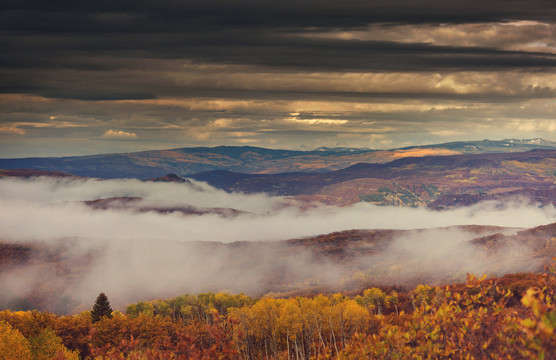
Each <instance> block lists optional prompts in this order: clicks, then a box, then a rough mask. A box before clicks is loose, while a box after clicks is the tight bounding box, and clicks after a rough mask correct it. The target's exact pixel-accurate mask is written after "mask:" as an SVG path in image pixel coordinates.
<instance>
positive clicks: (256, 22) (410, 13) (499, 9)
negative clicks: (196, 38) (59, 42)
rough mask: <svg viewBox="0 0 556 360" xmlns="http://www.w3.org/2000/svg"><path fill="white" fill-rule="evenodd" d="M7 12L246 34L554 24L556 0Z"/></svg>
mask: <svg viewBox="0 0 556 360" xmlns="http://www.w3.org/2000/svg"><path fill="white" fill-rule="evenodd" d="M1 9H2V10H4V11H5V12H6V16H4V19H3V20H4V21H3V22H2V23H3V24H4V25H3V27H4V28H10V29H20V30H29V27H30V26H31V28H32V29H34V30H46V31H62V32H63V31H68V30H69V31H71V32H76V31H78V32H95V31H102V32H104V31H110V32H117V31H123V32H128V31H135V32H143V31H147V32H157V31H161V32H179V31H184V30H186V31H189V30H199V29H200V28H201V29H204V30H206V29H209V30H211V29H217V28H229V27H238V26H239V27H266V26H270V27H276V26H278V27H284V26H288V27H296V26H298V27H354V26H364V25H366V24H368V23H374V22H402V23H431V22H436V23H447V22H448V23H462V22H488V21H505V20H508V19H528V20H531V19H532V20H541V21H550V20H552V19H554V14H555V13H556V10H555V8H554V4H553V2H552V1H550V0H544V1H543V0H532V1H527V2H523V1H507V0H490V1H481V2H470V1H466V0H453V1H444V0H424V1H413V0H395V1H387V2H385V1H365V0H356V1H354V0H351V1H342V2H338V1H335V0H304V1H294V0H283V1H257V0H240V1H227V0H216V1H207V0H199V1H177V0H158V1H157V0H147V1H133V0H128V1H113V0H107V1H94V2H93V1H42V0H36V1H22V0H9V1H4V2H3V4H2V7H1ZM8 15H9V16H8ZM23 23H26V24H25V25H24V24H23ZM130 28H131V29H130Z"/></svg>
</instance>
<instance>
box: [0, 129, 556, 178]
mask: <svg viewBox="0 0 556 360" xmlns="http://www.w3.org/2000/svg"><path fill="white" fill-rule="evenodd" d="M533 149H556V143H554V142H550V141H546V140H543V139H529V140H521V139H506V140H499V141H494V140H483V141H468V142H451V143H444V144H438V145H425V146H417V147H408V148H403V149H393V150H371V149H354V148H320V149H317V150H312V151H293V150H273V149H265V148H258V147H249V146H243V147H234V146H219V147H214V148H208V147H197V148H179V149H169V150H155V151H142V152H133V153H121V154H102V155H90V156H71V157H44V158H43V157H35V158H21V159H0V169H23V168H25V169H34V170H46V171H59V172H63V173H69V174H73V175H78V176H86V177H98V178H105V179H110V178H138V179H149V178H154V177H160V176H164V175H165V174H168V173H174V174H177V175H179V176H182V177H183V176H188V175H192V174H196V173H199V172H205V171H213V170H229V171H235V172H242V173H249V174H276V173H284V172H325V171H332V170H339V169H343V168H346V167H349V166H351V165H354V164H357V163H363V162H364V163H387V162H391V161H393V160H396V159H400V158H405V157H417V156H430V155H457V154H480V153H497V152H503V153H508V152H523V151H528V150H533Z"/></svg>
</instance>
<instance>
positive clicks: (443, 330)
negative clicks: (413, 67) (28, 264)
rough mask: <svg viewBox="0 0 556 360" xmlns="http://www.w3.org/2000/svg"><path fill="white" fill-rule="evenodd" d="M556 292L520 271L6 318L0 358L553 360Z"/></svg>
mask: <svg viewBox="0 0 556 360" xmlns="http://www.w3.org/2000/svg"><path fill="white" fill-rule="evenodd" d="M555 293H556V276H555V275H554V273H550V274H514V275H508V276H504V277H502V278H492V279H484V278H483V279H477V278H476V277H474V276H469V277H468V280H467V283H466V284H458V285H451V286H447V287H429V286H425V285H420V286H418V287H417V288H415V289H414V290H413V291H410V292H401V291H400V292H396V291H393V290H391V291H383V290H381V289H378V288H370V289H366V290H364V291H363V292H362V293H360V294H358V295H355V296H346V295H344V294H333V295H322V294H321V295H318V296H315V297H296V298H287V299H275V298H270V297H263V298H259V299H254V298H251V297H248V296H245V295H243V294H239V295H230V294H226V293H206V294H199V295H184V296H180V297H177V298H174V299H169V300H156V301H149V302H140V303H136V304H132V305H129V306H128V307H127V309H126V314H121V313H118V312H114V313H112V317H111V318H109V317H103V318H101V319H100V320H99V321H96V322H93V321H92V319H91V315H90V312H84V313H82V314H79V315H75V316H55V315H53V314H50V313H41V312H36V311H31V312H10V311H2V312H0V344H8V343H9V344H13V345H10V346H9V347H6V346H4V347H1V348H0V358H17V359H76V358H77V355H79V356H80V357H81V358H82V359H131V360H140V359H141V360H154V359H288V360H293V359H295V360H300V359H336V358H338V359H385V358H390V359H406V358H417V359H489V358H492V359H516V358H538V359H554V358H555V357H556V333H555V328H556V307H555V304H554V301H555V295H556V294H555ZM38 338H40V339H43V340H40V341H38V340H37V339H38ZM7 339H8V340H9V341H8V340H7ZM37 344H38V345H37ZM41 344H43V345H41ZM44 344H47V345H44ZM16 345H17V346H16ZM8 350H10V351H12V353H10V354H11V355H13V351H20V353H21V354H23V355H22V356H15V357H14V356H12V357H6V355H5V354H6V353H2V352H4V351H8ZM2 356H4V357H2Z"/></svg>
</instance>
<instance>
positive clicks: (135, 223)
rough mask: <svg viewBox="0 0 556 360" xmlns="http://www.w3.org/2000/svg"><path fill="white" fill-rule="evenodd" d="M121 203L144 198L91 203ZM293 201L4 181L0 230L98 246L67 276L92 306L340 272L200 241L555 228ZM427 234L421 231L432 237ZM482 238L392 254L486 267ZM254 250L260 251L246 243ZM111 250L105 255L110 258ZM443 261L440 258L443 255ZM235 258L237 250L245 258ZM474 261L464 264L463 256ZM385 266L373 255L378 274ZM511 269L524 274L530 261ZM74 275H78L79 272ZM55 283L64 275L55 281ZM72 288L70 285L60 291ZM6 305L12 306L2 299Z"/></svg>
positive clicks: (427, 243)
mask: <svg viewBox="0 0 556 360" xmlns="http://www.w3.org/2000/svg"><path fill="white" fill-rule="evenodd" d="M112 197H140V198H142V200H140V201H135V202H132V203H130V204H127V205H128V206H121V207H113V208H110V209H107V210H99V209H93V208H91V207H90V206H87V205H86V204H85V203H84V201H87V200H97V199H104V198H112ZM297 205H298V204H296V202H295V201H294V200H292V199H288V198H282V197H270V196H266V195H263V194H255V195H247V194H230V193H226V192H224V191H221V190H218V189H215V188H212V187H210V186H208V185H206V184H203V183H197V182H193V183H192V184H187V183H154V182H142V181H138V180H104V181H101V180H75V179H55V178H36V179H29V180H22V179H13V178H4V179H0V229H2V232H1V239H0V240H2V241H3V242H8V243H16V242H36V241H39V242H40V243H42V244H50V245H59V242H60V240H64V239H71V241H70V243H71V244H72V245H71V249H72V250H71V254H70V255H69V256H76V257H78V256H81V255H82V254H84V253H86V252H87V251H91V250H99V251H97V252H96V253H95V254H97V255H96V256H97V257H98V258H96V259H95V261H94V262H92V263H91V265H90V266H89V268H87V270H86V271H84V272H83V273H82V274H81V275H79V276H77V275H75V276H74V277H72V278H71V279H69V280H68V277H67V276H65V274H64V273H63V272H62V273H60V272H58V273H56V274H55V275H52V276H55V277H56V276H59V277H60V278H64V284H65V285H64V291H65V292H66V295H67V296H69V297H71V298H72V299H74V300H75V301H77V303H81V304H88V303H89V302H91V301H93V300H92V299H94V298H95V296H96V295H97V294H98V293H99V292H101V291H104V292H106V293H107V294H108V295H109V297H110V298H111V300H115V301H116V302H117V303H119V304H125V303H126V302H130V301H138V300H142V299H145V298H146V297H160V296H173V295H178V294H180V293H185V292H189V291H206V290H208V289H214V288H221V289H231V290H233V291H242V290H243V291H247V292H251V293H256V292H257V290H258V289H257V286H259V284H261V283H262V282H264V281H265V279H267V278H268V277H271V276H272V272H273V271H276V269H277V267H280V268H282V269H284V268H287V270H289V271H293V272H299V273H303V274H307V276H309V277H310V276H312V274H326V275H323V276H327V277H329V278H333V277H334V274H335V273H338V274H339V273H341V272H342V270H341V269H336V268H335V266H336V265H334V264H332V263H328V262H322V261H321V260H319V261H316V260H314V259H313V258H312V257H311V255H310V254H309V252H307V253H302V252H300V253H296V254H288V256H282V257H279V256H276V254H274V253H272V251H270V250H268V249H267V250H265V251H264V252H262V253H260V254H259V253H257V254H256V257H255V258H254V259H253V260H252V261H251V263H249V266H246V264H245V263H241V264H239V263H236V265H237V266H236V267H237V268H234V261H233V259H232V260H230V257H231V255H230V253H229V251H228V250H226V249H227V248H226V247H222V246H216V247H215V248H214V249H212V250H207V247H202V246H201V247H199V246H189V247H188V248H187V251H186V252H185V253H184V248H183V246H184V245H183V243H186V242H221V243H231V242H236V241H277V240H286V239H291V238H299V237H305V236H311V235H318V234H326V233H330V232H334V231H340V230H349V229H378V228H380V229H421V228H439V227H448V226H453V225H471V224H474V225H496V226H503V227H512V228H516V227H521V228H530V227H534V226H538V225H543V224H548V223H552V222H554V221H555V219H556V210H555V208H554V207H552V206H546V207H542V208H540V207H538V206H535V205H532V204H528V203H527V202H522V203H518V202H514V203H509V204H500V203H492V202H491V203H481V204H478V205H475V206H472V207H468V208H460V209H454V210H447V211H442V212H438V211H431V210H427V209H424V208H401V207H377V206H373V205H369V204H367V203H359V204H356V205H353V206H349V207H341V208H339V207H328V206H319V207H312V208H309V209H307V208H306V206H305V207H304V209H301V208H300V207H299V206H297ZM186 206H195V207H200V208H212V207H219V208H233V209H236V210H241V211H242V212H241V213H239V214H238V215H236V216H222V215H218V214H212V213H207V214H203V215H187V216H184V215H183V214H182V213H180V212H173V213H160V212H156V211H138V210H139V209H141V208H142V209H144V208H146V207H148V208H176V207H186ZM421 234H422V233H421ZM474 236H475V235H474V234H471V233H466V232H463V231H455V230H450V232H446V230H445V229H444V230H442V229H439V230H438V231H437V233H436V235H434V234H433V233H428V235H426V237H424V236H423V235H420V236H411V237H408V236H405V237H402V238H400V239H399V240H398V241H396V243H395V244H394V245H393V246H392V247H391V250H390V254H389V255H388V254H383V255H382V260H384V258H385V257H388V256H391V257H392V259H398V260H401V259H405V260H404V261H407V260H408V259H409V260H411V261H414V262H415V261H416V262H423V263H422V268H427V267H428V268H430V271H449V269H450V268H451V267H452V268H453V266H452V265H451V264H452V263H454V259H453V256H454V254H455V255H457V257H458V259H459V260H460V261H459V262H458V261H456V262H455V263H457V266H459V268H457V269H455V268H453V270H454V271H455V272H458V271H461V266H464V267H465V269H467V270H470V271H473V270H477V271H482V270H484V269H485V263H484V260H481V262H477V261H478V260H477V253H476V252H475V251H471V250H469V247H468V245H462V244H463V243H464V242H465V241H466V240H469V239H472V238H473V237H474ZM245 251H249V248H248V247H247V248H246V250H245ZM99 254H100V255H99ZM435 254H436V255H435ZM234 256H235V255H234ZM467 258H469V261H464V263H463V265H462V264H461V263H460V262H461V260H462V259H464V260H465V259H467ZM375 260H376V259H372V258H368V259H367V261H369V262H370V263H369V268H372V267H373V264H372V262H373V261H375ZM508 266H510V268H509V269H508V271H510V270H514V268H515V271H517V270H520V269H523V267H522V266H520V264H519V263H516V264H509V265H508ZM67 271H68V272H71V271H72V269H68V270H67ZM41 276H44V272H43V268H42V267H41V266H38V265H36V264H35V265H33V266H26V267H23V268H20V269H18V270H14V271H11V272H9V273H6V272H5V273H4V274H0V286H1V287H2V288H3V289H7V292H6V293H10V294H12V295H13V296H16V297H24V296H25V295H26V293H28V292H29V291H32V289H33V288H34V287H36V286H38V285H37V284H38V282H39V281H40V280H39V279H42V278H41ZM49 281H52V282H54V283H56V281H55V279H50V280H49ZM60 286H61V285H60ZM0 300H1V299H0Z"/></svg>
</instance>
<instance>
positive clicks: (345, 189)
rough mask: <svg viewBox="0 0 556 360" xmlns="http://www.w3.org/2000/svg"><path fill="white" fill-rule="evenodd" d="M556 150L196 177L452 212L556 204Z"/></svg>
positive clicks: (334, 199) (335, 200)
mask: <svg viewBox="0 0 556 360" xmlns="http://www.w3.org/2000/svg"><path fill="white" fill-rule="evenodd" d="M555 175H556V151H555V150H533V151H528V152H522V153H494V154H473V155H451V156H425V157H418V158H416V157H411V158H403V159H399V160H395V161H392V162H389V163H385V164H365V163H361V164H356V165H353V166H351V167H348V168H345V169H342V170H338V171H332V172H327V173H316V174H315V173H313V174H306V173H285V174H241V173H235V172H229V171H213V172H206V173H200V174H196V175H193V176H191V178H193V179H196V180H200V181H206V182H208V183H209V184H211V185H213V186H216V187H218V188H222V189H225V190H227V191H240V192H246V193H252V192H266V193H269V194H273V195H283V196H298V198H300V199H304V200H318V201H322V202H325V203H328V204H335V205H338V204H340V205H344V204H351V203H355V202H358V201H360V200H363V201H368V202H371V203H375V204H378V205H404V206H423V205H431V206H432V207H434V208H438V209H441V208H446V207H451V206H455V205H460V204H463V205H470V204H473V203H476V202H478V201H480V200H489V199H502V200H504V199H511V198H518V197H526V198H527V197H529V198H530V199H531V200H533V201H538V202H540V203H543V204H550V203H556V197H555V195H556V194H555V186H556V177H555Z"/></svg>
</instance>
